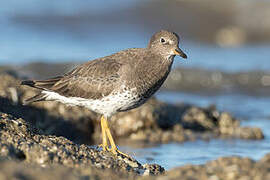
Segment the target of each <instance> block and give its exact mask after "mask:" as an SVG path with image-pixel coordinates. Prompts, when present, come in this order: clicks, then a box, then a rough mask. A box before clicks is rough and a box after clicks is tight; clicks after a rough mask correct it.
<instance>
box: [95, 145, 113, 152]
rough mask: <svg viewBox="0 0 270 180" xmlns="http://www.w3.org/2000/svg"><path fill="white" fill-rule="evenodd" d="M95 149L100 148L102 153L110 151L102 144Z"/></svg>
mask: <svg viewBox="0 0 270 180" xmlns="http://www.w3.org/2000/svg"><path fill="white" fill-rule="evenodd" d="M97 147H98V148H101V149H102V151H109V150H110V148H109V146H108V145H104V144H100V145H98V146H97Z"/></svg>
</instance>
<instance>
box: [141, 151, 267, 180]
mask: <svg viewBox="0 0 270 180" xmlns="http://www.w3.org/2000/svg"><path fill="white" fill-rule="evenodd" d="M269 157H270V154H267V155H265V156H264V157H263V158H262V159H261V160H259V161H254V160H252V159H249V158H242V157H236V156H233V157H221V158H218V159H216V160H213V161H209V162H207V163H205V164H203V165H185V166H181V167H178V168H175V169H173V170H170V171H167V172H166V173H165V174H164V175H161V176H159V177H158V178H151V177H147V178H146V177H145V178H142V179H166V180H174V179H175V180H176V179H181V180H190V179H194V180H209V179H210V180H221V179H226V180H227V179H228V180H239V179H241V180H252V179H256V180H265V179H269V178H270V161H269Z"/></svg>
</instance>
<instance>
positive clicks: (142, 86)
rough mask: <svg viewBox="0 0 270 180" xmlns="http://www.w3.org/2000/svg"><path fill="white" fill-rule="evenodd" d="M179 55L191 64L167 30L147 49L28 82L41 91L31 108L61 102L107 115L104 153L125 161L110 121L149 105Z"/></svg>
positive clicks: (125, 52) (29, 100)
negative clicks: (109, 123) (40, 104)
mask: <svg viewBox="0 0 270 180" xmlns="http://www.w3.org/2000/svg"><path fill="white" fill-rule="evenodd" d="M176 55H179V56H181V57H183V58H187V56H186V54H185V53H184V52H183V51H182V50H181V49H180V48H179V37H178V35H177V34H176V33H174V32H170V31H166V30H161V31H159V32H157V33H155V34H154V35H153V36H152V37H151V39H150V42H149V44H148V46H147V47H146V48H130V49H126V50H122V51H120V52H117V53H115V54H112V55H110V56H106V57H102V58H98V59H95V60H92V61H89V62H86V63H85V64H82V65H80V66H78V67H76V68H75V69H73V70H72V71H70V72H68V73H66V74H64V75H62V76H57V77H54V78H50V79H47V80H26V81H22V82H21V84H22V85H28V86H31V87H34V88H37V89H40V93H39V94H37V95H36V96H34V97H31V98H30V99H28V100H26V101H25V103H26V104H27V103H32V102H37V101H58V102H61V103H64V104H67V105H72V106H83V107H86V108H88V109H90V110H92V111H94V112H96V113H99V114H101V115H102V116H101V120H100V121H101V130H102V144H101V145H100V146H101V147H102V150H103V151H109V152H111V153H113V154H116V155H117V154H118V153H120V154H122V155H125V154H124V153H122V152H121V151H120V150H119V149H118V147H117V146H116V145H115V142H114V140H113V137H112V134H111V131H110V128H109V126H108V122H107V119H109V118H110V117H111V116H112V115H114V114H115V113H117V112H122V111H128V110H131V109H133V108H136V107H138V106H140V105H142V104H144V103H145V102H146V101H147V100H148V99H149V98H150V97H151V96H152V95H153V94H154V93H155V92H156V91H157V90H158V89H159V88H160V87H161V85H162V84H163V82H164V81H165V80H166V78H167V76H168V74H169V72H170V71H171V67H172V63H173V61H174V57H175V56H176ZM108 140H109V143H110V146H109V144H108Z"/></svg>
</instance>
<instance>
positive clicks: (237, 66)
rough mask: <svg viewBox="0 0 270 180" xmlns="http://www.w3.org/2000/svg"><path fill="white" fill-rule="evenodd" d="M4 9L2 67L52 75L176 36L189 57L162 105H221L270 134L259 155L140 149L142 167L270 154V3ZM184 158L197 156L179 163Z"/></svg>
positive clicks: (61, 3)
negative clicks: (163, 32)
mask: <svg viewBox="0 0 270 180" xmlns="http://www.w3.org/2000/svg"><path fill="white" fill-rule="evenodd" d="M0 7H1V8H0V32H1V33H0V69H4V70H11V69H12V70H15V71H16V72H18V74H19V76H21V77H23V78H46V77H48V76H54V75H57V74H62V73H64V72H67V71H69V70H70V69H71V68H73V67H74V66H76V64H78V63H82V62H85V61H88V60H91V59H94V58H98V57H102V56H106V55H109V54H111V53H114V52H117V51H120V50H123V49H126V48H133V47H146V46H147V43H148V41H149V39H150V37H151V35H152V34H153V33H154V32H156V31H159V30H160V29H169V30H171V31H174V32H176V33H177V34H179V35H180V38H181V40H180V47H181V49H182V50H183V51H184V52H186V54H187V55H188V57H189V58H188V59H187V60H183V59H181V58H179V57H176V58H175V63H174V69H173V72H172V73H171V75H170V77H169V78H168V80H167V81H166V83H165V85H164V87H163V89H162V91H160V92H159V93H158V94H157V98H158V99H160V100H163V101H166V102H169V103H179V102H187V103H191V104H196V105H200V106H202V107H206V106H209V105H211V104H214V105H216V106H217V108H218V109H219V110H221V111H229V112H231V113H232V114H233V115H234V116H236V117H237V118H239V119H242V120H243V121H242V123H243V124H244V125H255V126H258V127H261V128H262V129H263V130H264V133H265V135H266V138H265V140H262V141H260V142H256V143H255V144H256V147H257V148H256V149H255V151H254V142H249V143H248V142H246V141H243V140H231V141H229V140H227V141H225V143H224V140H223V141H220V140H216V141H215V140H214V141H211V143H207V142H189V143H187V144H185V145H184V146H180V145H174V144H168V145H162V146H159V147H154V148H145V149H137V151H138V154H137V156H138V157H141V160H142V161H148V160H149V159H151V158H152V159H155V162H156V163H161V164H163V165H164V164H165V165H164V166H165V167H166V168H172V167H175V166H176V165H179V164H184V163H186V162H189V163H202V162H204V161H206V160H209V159H213V158H216V157H217V156H219V155H235V154H236V155H243V156H250V157H252V158H255V159H256V158H257V159H258V158H260V157H262V155H263V154H265V152H266V151H267V149H269V148H270V147H269V145H268V144H269V143H267V142H268V141H269V127H270V123H269V119H270V109H269V107H270V101H269V100H270V98H269V95H270V71H269V69H270V58H269V57H270V1H269V0H260V1H252V0H245V1H240V0H226V1H222V0H219V1H216V0H204V1H199V0H147V1H146V0H144V1H143V0H130V1H126V0H114V1H106V2H102V1H90V0H89V1H85V0H69V1H65V0H58V1H43V0H20V1H15V0H9V1H1V2H0ZM196 143H197V144H196ZM198 145H199V146H201V147H205V148H201V149H200V150H198V149H197V148H196V147H198ZM193 147H194V148H193ZM192 148H193V149H192ZM164 149H166V151H168V149H169V151H171V152H172V153H164ZM249 149H250V150H249ZM186 151H188V152H189V153H190V158H189V159H177V158H179V157H175V156H173V154H177V153H185V152H186ZM198 151H200V152H198ZM176 152H177V153H176ZM147 153H148V155H147V156H148V157H151V158H148V160H147V158H145V156H144V155H145V154H147ZM140 154H141V156H140ZM156 154H158V155H159V156H156ZM168 154H170V156H169V157H168ZM198 155H199V156H198ZM164 159H171V160H172V161H176V162H175V163H173V165H172V163H168V162H170V161H166V162H161V161H164ZM166 163H167V164H166Z"/></svg>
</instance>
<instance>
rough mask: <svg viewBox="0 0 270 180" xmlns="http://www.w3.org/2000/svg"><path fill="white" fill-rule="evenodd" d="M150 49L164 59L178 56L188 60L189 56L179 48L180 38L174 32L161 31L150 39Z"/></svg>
mask: <svg viewBox="0 0 270 180" xmlns="http://www.w3.org/2000/svg"><path fill="white" fill-rule="evenodd" d="M148 48H149V49H151V51H153V52H155V53H158V54H160V55H162V56H164V57H168V58H169V57H174V56H176V55H178V56H181V57H182V58H185V59H186V58H187V55H186V54H185V53H184V52H183V51H182V50H181V49H180V48H179V36H178V35H177V34H176V33H174V32H170V31H166V30H161V31H159V32H157V33H155V34H154V35H153V36H152V37H151V39H150V42H149V44H148Z"/></svg>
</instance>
